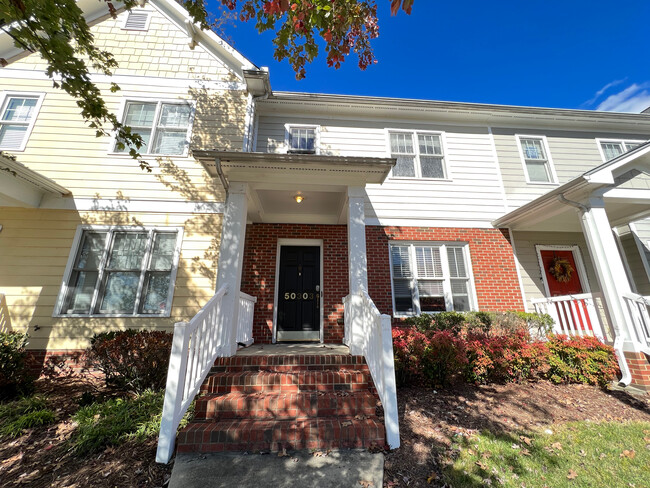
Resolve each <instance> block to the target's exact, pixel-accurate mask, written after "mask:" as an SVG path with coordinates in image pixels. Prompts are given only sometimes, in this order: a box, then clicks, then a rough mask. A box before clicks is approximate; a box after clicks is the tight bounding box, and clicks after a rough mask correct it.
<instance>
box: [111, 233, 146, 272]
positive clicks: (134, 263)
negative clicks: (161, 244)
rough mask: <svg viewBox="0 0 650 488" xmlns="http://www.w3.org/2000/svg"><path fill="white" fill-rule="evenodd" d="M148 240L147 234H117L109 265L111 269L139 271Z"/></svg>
mask: <svg viewBox="0 0 650 488" xmlns="http://www.w3.org/2000/svg"><path fill="white" fill-rule="evenodd" d="M148 238H149V235H148V233H146V232H116V233H115V238H114V241H113V249H112V250H111V257H110V260H109V263H108V267H109V269H120V270H131V269H134V270H136V269H137V270H139V269H140V267H141V266H142V258H143V257H144V252H145V248H146V246H147V239H148Z"/></svg>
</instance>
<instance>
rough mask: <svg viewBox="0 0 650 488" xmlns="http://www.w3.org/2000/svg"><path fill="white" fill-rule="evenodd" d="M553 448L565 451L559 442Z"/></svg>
mask: <svg viewBox="0 0 650 488" xmlns="http://www.w3.org/2000/svg"><path fill="white" fill-rule="evenodd" d="M551 447H552V448H553V449H557V450H558V451H562V450H563V449H562V444H560V443H559V442H554V443H553V444H551Z"/></svg>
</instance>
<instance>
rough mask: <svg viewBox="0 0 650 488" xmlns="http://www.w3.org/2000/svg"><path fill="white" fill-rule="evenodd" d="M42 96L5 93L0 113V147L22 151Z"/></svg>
mask: <svg viewBox="0 0 650 488" xmlns="http://www.w3.org/2000/svg"><path fill="white" fill-rule="evenodd" d="M41 99H42V96H40V95H22V94H16V95H13V94H11V95H7V96H5V99H4V102H3V104H2V113H1V115H0V149H2V150H9V151H12V150H13V151H22V150H24V149H25V145H26V144H27V138H28V137H29V132H30V131H31V129H32V127H33V125H34V122H35V121H36V114H37V113H38V107H39V105H40V102H41Z"/></svg>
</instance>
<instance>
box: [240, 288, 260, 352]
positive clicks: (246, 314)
mask: <svg viewBox="0 0 650 488" xmlns="http://www.w3.org/2000/svg"><path fill="white" fill-rule="evenodd" d="M255 303H257V297H252V296H250V295H248V294H246V293H244V292H243V291H240V292H239V319H238V320H237V343H238V344H245V345H246V346H250V345H251V344H252V343H253V313H254V311H255Z"/></svg>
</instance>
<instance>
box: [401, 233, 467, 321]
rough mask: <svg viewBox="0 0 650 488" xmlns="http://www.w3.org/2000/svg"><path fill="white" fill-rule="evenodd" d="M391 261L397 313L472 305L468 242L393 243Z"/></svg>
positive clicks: (404, 313) (414, 313) (463, 309)
mask: <svg viewBox="0 0 650 488" xmlns="http://www.w3.org/2000/svg"><path fill="white" fill-rule="evenodd" d="M390 261H391V273H392V278H393V306H394V311H395V314H396V315H419V314H420V313H422V312H444V311H451V310H456V311H467V310H471V309H472V308H473V304H474V298H473V291H472V284H471V271H470V266H469V252H468V246H467V244H460V243H453V244H444V243H412V244H403V243H393V244H391V245H390Z"/></svg>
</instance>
